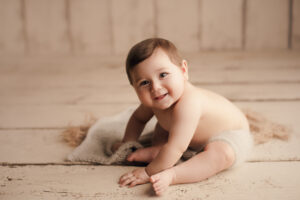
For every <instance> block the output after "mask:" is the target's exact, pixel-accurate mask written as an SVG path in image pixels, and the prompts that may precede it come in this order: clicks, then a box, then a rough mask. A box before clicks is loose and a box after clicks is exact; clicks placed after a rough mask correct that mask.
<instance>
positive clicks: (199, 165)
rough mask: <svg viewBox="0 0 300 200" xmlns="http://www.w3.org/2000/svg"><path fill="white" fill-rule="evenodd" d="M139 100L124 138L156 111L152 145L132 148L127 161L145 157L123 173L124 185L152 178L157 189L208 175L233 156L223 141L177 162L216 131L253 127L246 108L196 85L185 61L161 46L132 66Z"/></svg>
mask: <svg viewBox="0 0 300 200" xmlns="http://www.w3.org/2000/svg"><path fill="white" fill-rule="evenodd" d="M131 75H132V79H133V87H134V89H135V91H136V93H137V95H138V97H139V99H140V101H141V105H140V106H139V107H138V108H137V110H136V111H135V112H134V113H133V115H132V116H131V118H130V120H129V122H128V124H127V128H126V131H125V135H124V138H123V141H122V142H127V141H133V140H134V141H136V140H137V139H138V138H139V136H140V134H141V132H142V130H143V128H144V126H145V124H146V123H147V122H148V121H149V120H150V119H151V118H152V117H153V116H155V117H156V118H157V120H158V124H157V126H156V129H155V134H154V138H153V146H151V147H149V148H145V149H140V150H138V151H136V152H134V153H132V154H131V155H130V156H129V157H128V160H129V161H140V162H147V163H149V165H148V166H147V167H146V168H140V169H138V170H134V171H133V172H128V173H126V174H124V175H123V176H121V178H120V181H119V184H120V185H121V186H126V185H127V186H130V187H133V186H135V185H137V184H144V183H148V182H151V183H152V186H153V189H154V191H155V192H156V194H157V195H161V194H163V193H164V192H165V191H166V190H167V188H168V186H169V185H171V184H180V183H193V182H198V181H201V180H204V179H206V178H208V177H210V176H213V175H215V174H216V173H218V172H221V171H223V170H225V169H227V168H229V167H230V166H231V165H232V163H233V162H234V160H235V157H234V152H233V149H232V148H231V147H230V146H229V145H228V144H227V143H225V142H221V141H218V142H212V143H209V144H208V145H206V146H205V149H204V151H203V152H201V153H199V154H197V155H196V156H194V157H193V158H191V159H189V160H188V161H186V162H183V163H181V164H179V165H175V164H176V163H177V161H178V160H179V159H180V157H181V156H182V154H183V152H184V151H185V150H186V149H187V148H192V149H194V150H199V149H200V148H202V147H203V145H204V144H205V143H206V142H207V141H208V140H209V139H210V138H211V137H213V136H216V135H217V134H219V133H221V132H223V131H228V130H240V129H244V130H249V125H248V122H247V120H246V118H245V116H244V115H243V114H242V112H241V111H240V110H239V109H238V108H237V107H236V106H235V105H233V104H232V103H231V102H229V101H228V100H227V99H225V98H224V97H222V96H220V95H218V94H215V93H213V92H210V91H207V90H204V89H201V88H197V87H195V86H193V85H192V84H191V83H190V82H189V81H188V68H187V62H186V61H182V65H181V66H176V65H175V64H173V63H172V62H171V60H170V59H169V57H168V56H167V54H166V53H165V52H164V51H163V50H161V49H157V50H155V51H154V53H153V54H152V55H151V57H149V58H147V59H146V60H144V61H143V62H141V63H140V64H138V65H137V66H136V67H135V68H134V69H133V70H132V72H131Z"/></svg>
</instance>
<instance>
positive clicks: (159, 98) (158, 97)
mask: <svg viewBox="0 0 300 200" xmlns="http://www.w3.org/2000/svg"><path fill="white" fill-rule="evenodd" d="M167 95H168V93H166V94H163V95H160V96H157V97H155V98H154V99H155V100H156V101H160V100H162V99H164V98H165V97H166V96H167Z"/></svg>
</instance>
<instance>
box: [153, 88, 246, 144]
mask: <svg viewBox="0 0 300 200" xmlns="http://www.w3.org/2000/svg"><path fill="white" fill-rule="evenodd" d="M190 92H193V96H195V97H196V98H198V99H199V104H201V108H202V112H201V117H200V120H199V123H198V126H197V128H196V131H195V133H194V136H193V138H192V140H191V142H190V145H189V147H191V148H193V149H197V148H199V147H200V146H201V147H202V145H203V144H205V143H206V142H207V141H208V140H209V138H211V137H213V136H215V135H217V134H220V133H222V132H224V131H229V130H239V129H245V130H249V124H248V121H247V119H246V117H245V116H244V114H243V113H242V112H241V111H240V110H239V109H238V108H237V107H236V106H235V105H234V104H232V103H231V102H230V101H228V100H227V99H226V98H224V97H222V96H220V95H218V94H215V93H213V92H210V91H207V90H204V89H200V88H196V87H194V86H191V90H190ZM195 94H196V95H195ZM175 106H176V105H175ZM195 107H197V106H195ZM153 112H154V115H155V116H156V118H157V120H158V123H159V124H160V126H161V127H162V128H163V129H165V130H166V131H169V130H170V126H171V124H172V108H171V109H168V110H163V111H153Z"/></svg>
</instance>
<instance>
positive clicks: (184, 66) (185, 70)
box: [181, 60, 189, 80]
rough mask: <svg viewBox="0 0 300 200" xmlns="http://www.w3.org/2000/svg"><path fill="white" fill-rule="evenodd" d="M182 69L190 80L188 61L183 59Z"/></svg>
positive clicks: (185, 76)
mask: <svg viewBox="0 0 300 200" xmlns="http://www.w3.org/2000/svg"><path fill="white" fill-rule="evenodd" d="M181 71H182V73H183V76H184V78H185V79H186V80H189V71H188V63H187V61H186V60H182V61H181Z"/></svg>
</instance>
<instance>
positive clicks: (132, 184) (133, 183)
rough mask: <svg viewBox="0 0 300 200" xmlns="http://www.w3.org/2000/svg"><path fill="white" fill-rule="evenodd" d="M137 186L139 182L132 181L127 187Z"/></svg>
mask: <svg viewBox="0 0 300 200" xmlns="http://www.w3.org/2000/svg"><path fill="white" fill-rule="evenodd" d="M138 184H139V181H138V180H134V181H132V182H131V183H130V185H129V187H134V186H136V185H138Z"/></svg>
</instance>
